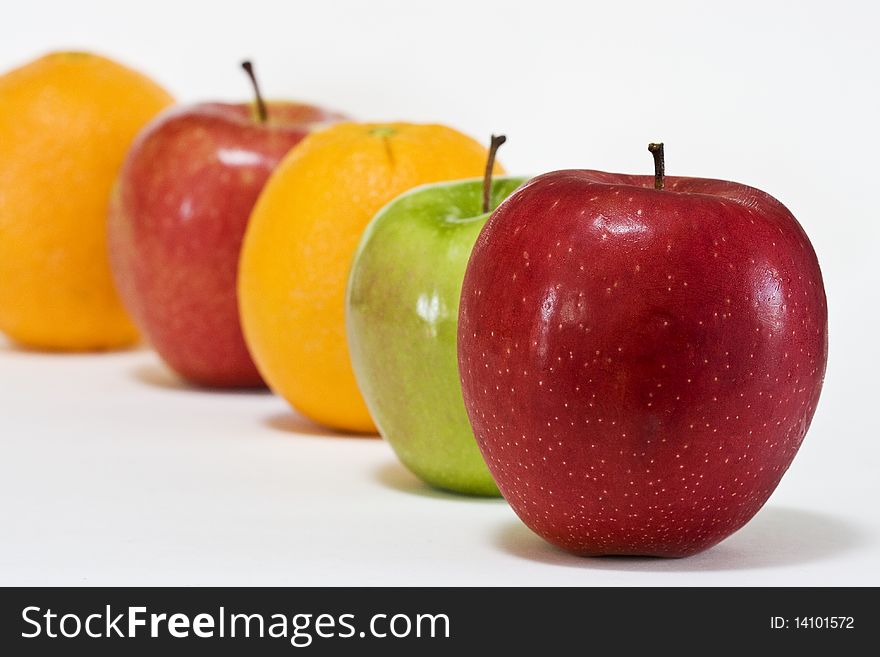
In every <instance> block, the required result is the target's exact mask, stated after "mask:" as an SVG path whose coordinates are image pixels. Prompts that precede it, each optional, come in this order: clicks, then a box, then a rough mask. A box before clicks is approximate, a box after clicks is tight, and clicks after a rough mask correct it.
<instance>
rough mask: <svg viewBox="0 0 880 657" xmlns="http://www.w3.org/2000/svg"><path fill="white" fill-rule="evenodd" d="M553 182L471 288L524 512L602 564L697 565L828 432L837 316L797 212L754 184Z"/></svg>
mask: <svg viewBox="0 0 880 657" xmlns="http://www.w3.org/2000/svg"><path fill="white" fill-rule="evenodd" d="M652 187H653V177H648V176H628V175H620V174H609V173H601V172H596V171H584V170H578V171H558V172H553V173H548V174H545V175H543V176H539V177H538V178H535V179H534V180H532V181H531V182H530V183H529V184H527V185H526V186H524V187H522V188H521V189H520V190H519V191H517V192H516V193H515V194H513V195H512V196H511V197H510V198H509V199H508V200H507V202H505V203H504V204H503V205H502V206H501V207H500V208H499V209H498V210H497V211H496V212H495V213H493V215H492V216H491V218H490V219H489V221H488V222H487V224H486V227H485V228H484V229H483V231H482V233H481V234H480V237H479V239H478V241H477V244H476V246H475V248H474V251H473V254H472V256H471V260H470V262H469V264H468V268H467V273H466V276H465V280H464V284H463V290H462V301H461V309H460V319H459V341H458V346H459V366H460V370H461V377H462V385H463V393H464V401H465V406H466V408H467V412H468V415H469V417H470V420H471V423H472V425H473V427H474V432H475V435H476V438H477V442H478V444H479V446H480V449H481V450H482V453H483V455H484V457H485V458H486V461H487V464H488V466H489V469H490V470H491V472H492V475H493V476H494V478H495V481H496V482H497V483H498V486H499V488H500V490H501V492H502V494H503V495H504V497H505V498H506V499H507V500H508V502H509V503H510V504H511V506H512V507H513V509H514V510H515V511H516V513H517V514H518V515H519V516H520V518H521V519H522V520H523V521H524V522H525V523H526V524H527V525H528V526H529V527H530V528H531V529H532V530H533V531H535V532H536V533H538V534H539V535H540V536H542V537H544V538H545V539H546V540H548V541H550V542H551V543H554V544H556V545H557V546H560V547H562V548H564V549H567V550H570V551H572V552H575V553H578V554H582V555H602V554H631V555H654V556H666V557H681V556H686V555H690V554H693V553H696V552H699V551H700V550H704V549H706V548H708V547H710V546H712V545H714V544H716V543H717V542H719V541H720V540H722V539H723V538H725V537H726V536H728V535H730V534H731V533H732V532H734V531H736V530H737V529H738V528H739V527H741V526H742V525H743V524H745V523H746V522H747V521H748V520H749V519H750V518H751V517H752V516H753V515H754V514H755V513H756V512H757V511H758V509H760V508H761V506H762V505H763V504H764V502H765V501H766V500H767V498H768V497H769V496H770V494H771V493H772V492H773V490H774V489H775V488H776V485H777V484H778V483H779V480H780V478H781V477H782V475H783V474H784V473H785V471H786V469H787V468H788V467H789V465H790V464H791V461H792V458H793V457H794V455H795V453H796V452H797V450H798V447H799V446H800V444H801V441H802V440H803V438H804V435H805V433H806V431H807V428H808V427H809V425H810V421H811V419H812V417H813V412H814V411H815V409H816V403H817V401H818V399H819V393H820V390H821V387H822V381H823V377H824V372H825V362H826V357H827V311H826V304H825V292H824V287H823V283H822V276H821V273H820V271H819V265H818V263H817V260H816V256H815V253H814V252H813V248H812V246H811V244H810V241H809V240H808V238H807V236H806V234H805V233H804V231H803V229H802V228H801V226H800V225H799V224H798V222H797V221H796V220H795V218H794V217H793V216H792V215H791V213H790V212H789V211H788V210H787V209H786V208H785V207H784V206H783V205H782V204H781V203H779V202H778V201H776V200H775V199H773V198H772V197H771V196H769V195H767V194H765V193H763V192H761V191H759V190H756V189H753V188H750V187H746V186H744V185H739V184H736V183H731V182H723V181H717V180H706V179H698V178H674V177H667V178H666V189H664V190H662V191H656V190H654V189H653V188H652Z"/></svg>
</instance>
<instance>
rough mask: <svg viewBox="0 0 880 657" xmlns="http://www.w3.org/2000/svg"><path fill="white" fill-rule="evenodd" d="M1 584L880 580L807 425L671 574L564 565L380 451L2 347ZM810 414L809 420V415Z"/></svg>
mask: <svg viewBox="0 0 880 657" xmlns="http://www.w3.org/2000/svg"><path fill="white" fill-rule="evenodd" d="M0 372H2V373H3V378H2V382H0V385H2V387H0V399H2V404H3V412H2V417H0V436H2V445H3V458H2V461H0V498H2V500H3V506H2V510H0V527H2V532H3V534H2V544H0V584H95V585H97V584H125V585H135V584H143V585H153V584H169V585H170V584H202V585H220V584H236V585H238V584H265V585H275V584H289V585H305V584H364V585H368V584H373V585H385V584H399V585H429V584H434V585H448V584H461V585H477V584H500V585H510V584H564V585H599V584H694V585H701V584H734V585H742V584H764V585H771V584H782V583H786V584H807V583H813V584H869V583H871V584H875V585H876V584H880V577H878V574H880V573H878V561H877V556H878V551H877V539H878V522H877V513H876V502H877V484H876V455H877V448H876V443H875V446H873V447H871V450H872V451H871V452H864V451H863V452H862V453H861V454H859V453H855V452H854V450H852V449H849V448H848V447H847V443H851V442H853V440H854V437H853V435H852V434H849V433H848V432H838V431H835V430H834V424H835V423H834V422H832V421H831V418H830V417H829V413H827V412H824V413H822V416H823V417H822V418H820V421H819V422H818V423H817V424H818V426H816V427H815V430H814V431H813V432H811V434H810V435H809V437H808V438H807V442H806V444H805V446H804V448H803V451H802V453H801V454H800V455H799V456H798V457H797V459H796V461H795V464H794V466H793V468H792V469H791V471H790V472H789V474H788V475H786V477H785V479H784V480H783V482H782V485H781V486H780V488H779V489H778V490H777V492H776V494H775V495H774V496H773V498H772V499H771V502H770V503H769V506H768V507H767V508H765V509H764V510H763V511H761V512H760V514H759V515H758V516H757V517H756V518H755V519H754V520H753V521H752V522H751V523H750V524H749V525H747V526H746V528H744V529H743V530H742V531H740V532H739V533H738V534H736V535H734V536H733V537H732V538H730V539H729V540H727V541H725V542H724V543H722V544H721V545H719V546H717V547H715V548H714V549H712V550H709V551H707V552H705V553H703V554H701V555H698V556H696V557H692V558H690V559H683V560H656V559H578V558H576V557H570V556H568V555H566V554H563V553H561V552H559V551H557V550H555V549H554V548H552V547H550V546H549V545H546V544H544V543H543V542H542V541H541V540H540V539H539V538H537V537H536V536H534V535H532V534H531V533H530V532H529V531H528V530H527V529H525V527H523V526H522V525H521V524H520V523H519V521H518V520H517V519H516V518H515V516H514V515H513V513H512V512H511V511H510V510H509V508H508V507H507V506H506V504H505V503H504V502H503V501H501V500H496V501H487V500H482V501H481V500H471V499H467V498H464V497H457V496H453V495H447V494H443V493H437V492H433V491H431V490H430V489H427V488H425V487H424V486H422V485H421V484H420V483H419V482H418V481H417V480H415V479H414V478H413V477H412V476H411V475H409V474H408V473H407V472H406V471H405V470H403V469H402V467H401V466H399V465H397V463H396V462H395V460H394V456H393V454H392V453H391V450H390V449H389V447H388V446H387V445H386V444H384V443H383V442H382V441H380V440H378V439H372V438H357V437H344V436H336V435H333V434H327V433H324V432H323V431H322V430H320V429H318V428H316V427H313V426H311V425H309V424H308V423H306V422H305V421H303V420H300V419H299V418H297V417H296V416H295V415H293V414H292V413H290V412H289V411H288V410H287V408H286V406H285V404H284V403H283V402H282V401H281V400H279V399H277V398H275V397H272V396H270V395H269V394H260V393H226V394H223V393H210V392H205V391H199V390H194V389H189V388H186V387H183V386H181V385H180V384H178V383H177V382H176V381H175V379H174V378H173V377H172V376H171V375H170V374H169V373H168V372H167V371H165V370H164V369H163V368H162V367H161V366H160V365H159V364H158V362H157V360H156V359H155V357H154V356H153V355H152V354H151V353H149V352H147V351H137V352H129V353H121V354H104V355H92V356H73V355H69V356H61V355H58V356H50V355H39V354H33V353H24V352H16V351H12V350H10V349H2V350H0ZM826 410H827V409H826Z"/></svg>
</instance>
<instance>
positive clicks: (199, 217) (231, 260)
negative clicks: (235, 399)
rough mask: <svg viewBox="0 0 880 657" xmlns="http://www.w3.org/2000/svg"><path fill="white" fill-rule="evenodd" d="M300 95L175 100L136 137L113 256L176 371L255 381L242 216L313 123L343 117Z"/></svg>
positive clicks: (121, 191) (228, 382)
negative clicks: (244, 325) (241, 285)
mask: <svg viewBox="0 0 880 657" xmlns="http://www.w3.org/2000/svg"><path fill="white" fill-rule="evenodd" d="M341 118H342V117H341V115H339V114H335V113H333V112H327V111H325V110H322V109H319V108H316V107H312V106H309V105H300V104H296V103H270V104H269V121H268V122H267V123H265V124H261V123H258V122H257V121H256V120H255V118H254V113H253V108H252V107H251V106H249V105H230V104H222V103H204V104H199V105H193V106H188V107H180V108H176V109H173V110H171V111H169V112H167V113H165V114H163V115H161V116H160V117H158V118H157V119H156V120H155V121H154V122H153V123H151V124H150V125H149V126H148V127H147V128H146V129H145V130H144V131H143V132H142V133H141V134H140V135H139V136H138V138H137V140H136V141H135V143H134V145H133V146H132V149H131V151H130V152H129V154H128V156H127V158H126V161H125V163H124V165H123V169H122V172H121V173H120V177H119V180H118V183H117V185H116V189H115V190H114V193H113V198H112V199H111V204H110V212H109V249H110V262H111V266H112V271H113V277H114V280H115V282H116V286H117V288H118V289H119V292H120V295H121V296H122V299H123V302H124V304H125V306H126V308H127V309H128V311H129V312H130V313H131V315H132V316H133V318H134V320H135V323H136V324H137V326H138V328H139V329H140V331H141V332H142V333H143V334H144V335H145V336H146V338H147V339H148V340H149V342H150V343H151V344H152V345H153V347H154V348H155V349H156V351H157V352H158V353H159V355H160V356H161V357H162V359H163V360H164V361H165V362H166V363H167V364H168V365H169V366H170V367H171V368H172V369H173V370H175V371H176V372H177V373H178V374H179V375H180V376H182V377H183V378H184V379H187V380H188V381H190V382H193V383H196V384H198V385H203V386H210V387H224V388H225V387H258V386H261V385H263V382H262V379H261V377H260V374H259V372H257V368H256V366H255V365H254V363H253V361H252V360H251V357H250V354H249V353H248V350H247V347H246V346H245V342H244V338H243V336H242V331H241V325H240V323H239V318H238V300H237V293H236V277H237V269H238V256H239V252H240V250H241V242H242V238H243V236H244V231H245V228H246V227H247V222H248V218H249V217H250V213H251V210H252V208H253V206H254V203H255V202H256V200H257V196H258V195H259V194H260V191H262V189H263V185H264V184H265V183H266V180H267V179H268V177H269V175H270V174H271V173H272V171H273V170H274V168H275V166H276V165H277V164H278V162H279V161H280V160H281V159H282V158H283V157H284V156H285V155H286V154H287V152H288V151H289V150H290V149H291V148H292V147H293V146H295V145H296V144H297V143H299V142H300V141H301V140H302V139H303V137H305V136H306V135H307V134H308V133H309V132H310V131H311V130H312V129H314V128H316V127H319V126H320V125H323V124H324V123H327V122H331V121H334V120H339V119H341Z"/></svg>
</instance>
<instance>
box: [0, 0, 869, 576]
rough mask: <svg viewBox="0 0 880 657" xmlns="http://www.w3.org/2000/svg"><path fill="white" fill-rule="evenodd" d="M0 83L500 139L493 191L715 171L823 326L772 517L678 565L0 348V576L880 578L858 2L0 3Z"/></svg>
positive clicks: (126, 381) (113, 373)
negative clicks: (813, 382) (100, 73)
mask: <svg viewBox="0 0 880 657" xmlns="http://www.w3.org/2000/svg"><path fill="white" fill-rule="evenodd" d="M5 12H6V13H5V19H4V21H3V26H2V38H0V69H5V68H8V67H10V66H13V65H15V64H18V63H21V62H23V61H26V60H28V59H30V58H32V57H34V56H36V55H38V54H40V53H41V52H43V51H46V50H50V49H56V48H61V47H76V48H89V49H94V50H98V51H101V52H105V53H107V54H110V55H112V56H116V57H118V58H120V59H122V60H123V61H126V62H128V63H130V64H132V65H134V66H137V67H138V68H141V69H142V70H144V71H146V72H149V73H150V74H152V75H154V76H155V77H156V78H157V79H158V80H160V81H162V82H164V83H165V84H166V85H167V86H169V88H171V89H172V90H173V91H174V92H176V93H177V94H178V96H179V98H180V99H181V100H185V101H194V100H202V99H211V98H242V97H246V96H247V94H248V89H247V84H246V81H245V79H244V76H243V74H242V73H241V72H240V71H238V70H237V68H236V67H237V63H238V61H239V60H240V59H241V58H243V57H245V56H247V57H253V58H254V59H255V61H256V63H257V68H258V71H259V74H260V76H261V78H262V81H263V87H264V88H265V89H266V90H267V92H268V93H269V95H271V96H291V97H299V98H305V99H309V100H313V101H318V102H321V103H324V104H326V105H328V106H332V107H336V108H339V109H342V110H346V111H348V112H350V113H352V114H353V115H356V116H358V117H362V118H368V119H390V118H406V119H412V120H418V121H429V120H436V121H442V122H446V123H450V124H452V125H454V126H456V127H459V128H461V129H463V130H466V131H467V132H469V133H471V134H474V135H476V136H485V137H488V134H489V133H490V132H491V131H495V132H505V133H506V134H507V135H508V137H509V142H508V144H507V145H506V146H505V147H504V150H503V151H502V153H501V159H502V160H503V161H504V162H505V164H506V165H507V168H508V169H509V170H510V171H511V172H536V173H537V172H541V171H544V170H549V169H553V168H561V167H570V166H576V167H590V168H600V169H608V170H621V171H650V167H651V162H650V156H649V155H648V153H647V151H646V149H645V145H646V144H647V143H648V141H651V140H657V139H663V140H664V141H665V142H666V152H667V155H668V164H667V172H668V173H670V174H686V175H703V176H712V177H721V178H729V179H733V180H739V181H742V182H746V183H750V184H752V185H755V186H757V187H761V188H763V189H765V190H767V191H769V192H771V193H772V194H774V195H775V196H777V197H778V198H780V199H781V200H782V201H783V202H785V203H786V204H787V205H788V206H789V207H790V208H791V209H792V211H793V212H794V214H795V215H796V216H797V217H798V218H799V219H800V221H801V223H802V224H803V225H804V227H805V228H806V230H807V232H808V233H809V234H810V236H811V237H812V239H813V242H814V244H815V246H816V251H817V253H818V255H819V260H820V263H821V265H822V268H823V271H824V274H825V279H826V287H827V291H828V297H829V307H830V331H831V350H830V361H829V367H828V375H827V379H826V389H825V392H824V394H823V398H822V400H821V402H820V404H819V410H818V412H817V415H816V419H815V421H814V424H813V428H812V429H811V431H810V433H809V434H808V436H807V439H806V441H805V443H804V446H803V448H802V450H801V453H800V454H799V455H798V457H797V458H796V459H795V462H794V465H793V466H792V469H791V471H790V472H789V473H788V474H787V475H786V476H785V478H784V479H783V481H782V484H781V486H780V487H779V489H778V491H777V492H776V493H775V494H774V496H773V497H772V498H771V500H770V502H769V504H768V507H767V508H766V509H765V510H763V511H762V512H761V513H760V514H759V515H758V516H757V517H756V518H755V520H754V521H753V522H751V523H750V524H749V525H748V526H747V527H746V528H745V529H743V530H742V531H741V532H740V533H738V534H737V535H735V536H734V537H732V538H731V539H729V540H728V541H726V542H724V543H722V544H721V545H719V546H718V547H716V548H714V549H713V550H710V551H709V552H706V553H704V554H703V555H700V556H697V557H694V558H691V559H687V560H679V561H656V560H621V559H613V560H609V559H606V560H579V559H574V558H570V557H568V556H566V555H563V554H561V553H558V552H556V551H555V550H553V549H552V548H550V547H547V546H545V545H544V544H543V543H542V542H541V541H540V540H539V539H537V538H535V537H533V536H532V535H531V534H530V533H529V532H528V530H526V529H524V528H523V527H522V526H521V525H519V524H518V522H517V521H516V519H515V518H514V516H513V515H512V513H511V512H510V511H509V509H507V508H506V506H505V505H504V503H503V502H485V501H482V502H481V501H471V500H466V499H463V498H456V497H451V496H446V495H442V494H439V493H433V492H431V491H429V490H427V489H425V488H423V487H421V486H420V485H419V484H418V483H417V482H415V481H414V480H413V479H412V478H411V477H410V476H409V475H408V474H407V473H406V472H405V471H403V470H402V469H401V468H400V467H399V466H397V465H396V464H395V462H394V459H393V455H392V454H391V452H390V450H389V449H388V447H387V446H386V445H384V444H383V443H381V442H379V441H376V440H367V439H356V438H347V437H333V436H327V435H322V434H321V431H320V430H318V429H315V428H313V427H311V426H309V425H308V424H306V423H304V422H303V421H300V420H297V419H296V418H295V416H293V415H292V414H289V413H288V411H287V410H286V408H285V405H284V404H283V402H281V401H280V400H278V399H275V398H273V397H271V396H269V395H248V394H210V393H206V392H199V391H192V390H187V389H180V388H178V387H177V386H176V385H175V383H174V380H173V379H171V378H169V375H168V374H167V373H166V372H164V370H162V369H161V368H160V367H159V365H158V364H157V362H156V360H155V357H154V356H153V355H152V354H150V353H149V352H146V351H140V352H129V353H122V354H109V355H95V356H48V355H39V354H32V353H23V352H17V351H13V350H10V349H8V348H2V349H0V446H2V456H0V495H2V500H3V501H2V503H0V583H2V584H12V583H18V584H33V583H43V584H63V583H88V584H229V583H232V584H329V583H335V584H491V583H499V584H590V585H592V584H716V583H721V584H781V583H790V584H808V583H816V584H874V585H877V584H880V563H878V562H880V560H878V557H880V550H878V541H880V511H878V510H877V500H878V499H880V484H878V481H880V477H878V472H880V441H878V436H880V431H878V422H877V419H876V418H877V415H876V413H875V411H874V408H875V406H876V404H877V398H878V392H880V389H878V385H877V379H876V372H877V368H878V365H880V350H878V341H877V338H876V333H877V325H878V320H880V313H878V310H877V301H878V296H880V294H878V285H880V275H878V268H877V264H876V263H877V258H878V255H880V218H878V216H877V215H878V210H877V204H876V194H877V174H876V171H877V170H878V167H880V164H878V161H880V160H878V158H880V131H878V130H877V129H876V118H877V116H880V87H878V85H877V77H876V73H877V69H878V65H880V62H878V55H877V50H876V34H875V28H876V25H877V24H878V9H877V4H876V3H872V2H867V1H865V2H856V1H841V2H836V3H827V2H768V1H767V0H761V1H758V0H740V1H739V2H737V3H735V4H732V5H719V4H717V3H706V2H675V1H672V0H668V1H663V2H659V1H657V0H654V1H652V2H630V3H626V2H607V3H602V4H599V3H580V2H558V1H557V2H554V1H551V0H544V1H542V2H537V3H536V2H528V3H526V2H512V1H510V0H508V1H506V2H479V3H478V2H473V1H466V2H459V1H456V2H445V3H442V4H440V3H436V2H435V3H430V4H429V3H419V2H411V1H410V2H402V1H401V2H388V1H378V0H373V1H372V2H358V1H356V0H351V1H348V2H321V3H282V2H277V3H269V2H247V3H243V2H240V1H236V2H186V3H184V2H179V1H178V0H175V1H174V2H168V1H165V0H161V1H160V0H151V1H150V2H126V3H119V2H111V1H107V2H95V1H91V2H89V1H86V0H82V1H80V2H76V3H69V2H53V3H50V2H40V1H30V2H25V3H17V4H15V5H14V6H9V7H7V8H6V10H5Z"/></svg>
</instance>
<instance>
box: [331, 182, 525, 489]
mask: <svg viewBox="0 0 880 657" xmlns="http://www.w3.org/2000/svg"><path fill="white" fill-rule="evenodd" d="M526 180H527V179H526V178H515V177H499V178H496V179H495V180H492V181H491V193H490V198H489V207H491V208H495V207H497V206H498V204H500V203H501V201H503V200H504V199H505V198H507V197H508V196H509V195H510V194H511V193H512V192H513V190H515V189H516V188H517V187H519V186H520V185H521V184H522V183H524V182H525V181H526ZM483 189H484V180H483V179H472V180H461V181H454V182H444V183H436V184H431V185H425V186H422V187H417V188H415V189H413V190H411V191H409V192H407V193H405V194H403V195H401V196H399V197H397V198H396V199H394V200H393V201H392V202H391V203H389V204H388V205H387V206H385V208H383V209H382V210H381V211H380V212H379V213H378V214H377V215H376V216H375V217H374V218H373V220H372V222H371V223H370V224H369V226H368V227H367V229H366V231H365V232H364V234H363V237H362V238H361V242H360V245H359V246H358V250H357V252H356V253H355V257H354V260H353V263H352V269H351V275H350V278H349V283H348V291H347V294H346V309H345V310H346V328H347V332H348V346H349V351H350V353H351V362H352V365H353V367H354V373H355V376H356V377H357V382H358V385H359V386H360V389H361V393H363V396H364V399H365V400H366V402H367V406H368V408H369V409H370V414H371V415H372V416H373V420H375V422H376V425H377V426H378V427H379V432H380V433H381V434H382V436H383V437H384V438H385V439H386V440H387V441H388V442H389V443H390V444H391V447H392V448H393V449H394V451H395V452H396V453H397V456H398V457H399V458H400V460H401V461H402V462H403V464H404V465H405V466H406V467H408V468H409V469H410V470H411V471H412V472H413V473H415V474H416V475H417V476H418V477H420V478H421V479H423V480H424V481H426V482H427V483H428V484H431V485H432V486H435V487H437V488H443V489H446V490H451V491H455V492H459V493H466V494H471V495H498V494H499V493H498V489H497V488H496V486H495V482H494V481H493V480H492V477H491V476H490V475H489V470H488V468H487V467H486V464H485V463H484V462H483V457H482V455H481V454H480V450H479V449H478V447H477V443H476V440H475V439H474V434H473V431H472V430H471V425H470V422H469V421H468V417H467V413H466V412H465V408H464V400H463V399H462V393H461V382H460V380H459V376H458V357H457V355H456V334H457V331H458V302H459V297H460V296H461V285H462V280H463V279H464V272H465V269H466V267H467V263H468V258H469V257H470V255H471V250H472V249H473V246H474V243H475V242H476V240H477V236H478V235H479V233H480V229H481V228H482V227H483V224H485V222H486V220H487V219H488V218H489V213H488V212H483V211H482V209H483V205H484V203H483Z"/></svg>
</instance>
